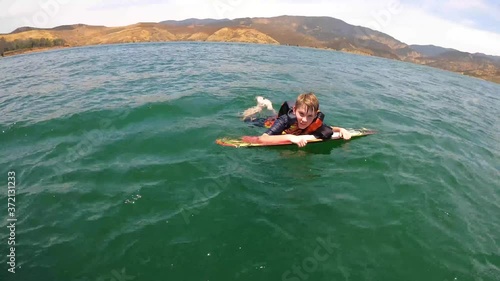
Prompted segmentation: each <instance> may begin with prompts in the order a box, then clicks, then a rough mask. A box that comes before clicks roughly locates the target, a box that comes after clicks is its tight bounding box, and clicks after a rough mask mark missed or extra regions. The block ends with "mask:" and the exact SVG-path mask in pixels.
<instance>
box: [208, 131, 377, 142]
mask: <svg viewBox="0 0 500 281" xmlns="http://www.w3.org/2000/svg"><path fill="white" fill-rule="evenodd" d="M347 131H349V133H351V139H353V138H358V137H363V136H367V135H372V134H374V133H375V131H373V130H369V129H365V128H362V129H347ZM334 140H342V138H341V137H340V134H339V133H338V132H335V133H333V135H332V138H331V139H326V140H323V139H316V140H312V141H308V142H307V143H308V144H311V143H322V142H329V141H334ZM215 143H217V144H218V145H222V146H230V147H262V146H277V145H296V144H294V143H293V142H291V141H283V142H279V143H266V142H262V141H260V140H259V136H243V137H241V138H237V139H235V138H221V139H217V140H215Z"/></svg>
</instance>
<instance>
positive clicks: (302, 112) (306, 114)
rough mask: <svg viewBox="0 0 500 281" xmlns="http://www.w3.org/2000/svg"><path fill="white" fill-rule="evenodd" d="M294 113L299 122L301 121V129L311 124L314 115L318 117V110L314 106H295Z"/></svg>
mask: <svg viewBox="0 0 500 281" xmlns="http://www.w3.org/2000/svg"><path fill="white" fill-rule="evenodd" d="M293 113H294V114H295V116H297V122H298V123H299V129H305V128H307V127H308V126H309V125H311V123H312V121H313V120H314V117H316V112H314V111H313V110H312V108H307V107H306V106H301V107H295V106H294V107H293Z"/></svg>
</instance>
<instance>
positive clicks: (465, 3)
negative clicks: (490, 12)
mask: <svg viewBox="0 0 500 281" xmlns="http://www.w3.org/2000/svg"><path fill="white" fill-rule="evenodd" d="M444 6H445V7H446V8H450V9H455V10H469V9H479V10H487V9H488V5H487V4H486V3H485V2H484V1H483V0H448V1H447V2H446V3H445V5H444Z"/></svg>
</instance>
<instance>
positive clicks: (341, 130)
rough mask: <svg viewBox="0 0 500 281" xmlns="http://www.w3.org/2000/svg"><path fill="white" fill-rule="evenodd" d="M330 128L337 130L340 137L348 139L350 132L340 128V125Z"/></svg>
mask: <svg viewBox="0 0 500 281" xmlns="http://www.w3.org/2000/svg"><path fill="white" fill-rule="evenodd" d="M332 130H333V131H334V132H339V133H340V137H342V138H343V139H345V140H348V139H350V138H351V133H349V131H348V130H346V129H344V128H341V127H332Z"/></svg>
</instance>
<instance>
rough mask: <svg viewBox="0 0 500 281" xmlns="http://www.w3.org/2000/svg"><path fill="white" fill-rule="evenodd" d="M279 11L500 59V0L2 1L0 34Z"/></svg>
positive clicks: (273, 14)
mask: <svg viewBox="0 0 500 281" xmlns="http://www.w3.org/2000/svg"><path fill="white" fill-rule="evenodd" d="M281 15H296V16H328V17H333V18H337V19H341V20H343V21H345V22H347V23H349V24H353V25H361V26H364V27H369V28H371V29H374V30H378V31H381V32H383V33H386V34H388V35H390V36H392V37H394V38H396V39H397V40H399V41H402V42H403V43H406V44H421V45H430V44H432V45H436V46H441V47H446V48H454V49H457V50H460V51H465V52H470V53H476V52H480V53H485V54H489V55H497V56H500V0H441V1H436V0H421V1H411V0H372V1H369V0H348V1H346V0H329V1H327V0H142V1H140V0H122V1H120V0H0V33H10V32H12V31H13V30H14V29H16V28H18V27H21V26H33V27H42V28H51V27H55V26H59V25H64V24H76V23H83V24H90V25H105V26H122V25H129V24H134V23H137V22H160V21H164V20H183V19H187V18H214V19H222V18H229V19H234V18H243V17H274V16H281Z"/></svg>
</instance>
